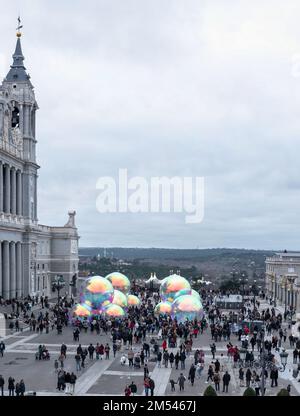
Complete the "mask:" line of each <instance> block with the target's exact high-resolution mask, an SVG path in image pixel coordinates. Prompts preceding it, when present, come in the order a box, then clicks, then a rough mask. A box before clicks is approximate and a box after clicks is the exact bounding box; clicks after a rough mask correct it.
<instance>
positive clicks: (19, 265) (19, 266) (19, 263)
mask: <svg viewBox="0 0 300 416" xmlns="http://www.w3.org/2000/svg"><path fill="white" fill-rule="evenodd" d="M16 274H17V276H16V280H17V286H16V292H17V297H18V298H19V297H20V296H22V291H23V279H22V277H23V276H22V246H21V243H20V242H18V243H17V244H16Z"/></svg>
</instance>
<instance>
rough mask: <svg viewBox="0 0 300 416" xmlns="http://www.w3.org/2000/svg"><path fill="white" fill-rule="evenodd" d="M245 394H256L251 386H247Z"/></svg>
mask: <svg viewBox="0 0 300 416" xmlns="http://www.w3.org/2000/svg"><path fill="white" fill-rule="evenodd" d="M243 396H256V394H255V391H254V390H253V389H252V388H251V387H247V388H246V390H245V391H244V394H243Z"/></svg>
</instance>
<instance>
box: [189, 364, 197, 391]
mask: <svg viewBox="0 0 300 416" xmlns="http://www.w3.org/2000/svg"><path fill="white" fill-rule="evenodd" d="M195 374H196V367H195V366H194V364H192V365H191V368H190V371H189V380H190V381H191V384H192V386H193V385H194V381H195Z"/></svg>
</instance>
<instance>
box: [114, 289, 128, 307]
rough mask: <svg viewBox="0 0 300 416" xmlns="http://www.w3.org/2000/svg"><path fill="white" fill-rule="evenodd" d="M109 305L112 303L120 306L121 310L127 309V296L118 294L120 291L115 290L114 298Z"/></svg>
mask: <svg viewBox="0 0 300 416" xmlns="http://www.w3.org/2000/svg"><path fill="white" fill-rule="evenodd" d="M111 303H113V304H114V305H119V306H121V308H127V306H128V301H127V296H126V295H124V293H122V292H120V290H117V289H115V291H114V297H113V300H112V302H111Z"/></svg>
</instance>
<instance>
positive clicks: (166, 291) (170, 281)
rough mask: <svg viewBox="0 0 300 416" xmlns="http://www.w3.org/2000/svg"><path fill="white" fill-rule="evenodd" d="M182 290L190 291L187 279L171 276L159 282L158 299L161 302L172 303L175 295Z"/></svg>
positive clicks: (175, 275) (176, 275)
mask: <svg viewBox="0 0 300 416" xmlns="http://www.w3.org/2000/svg"><path fill="white" fill-rule="evenodd" d="M183 289H191V285H190V284H189V282H188V281H187V279H185V278H184V277H182V276H180V275H178V274H172V275H170V276H168V277H166V278H165V279H163V281H162V282H161V285H160V297H161V298H162V300H163V301H167V302H173V300H174V297H175V294H176V293H177V292H178V291H180V290H183Z"/></svg>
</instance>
